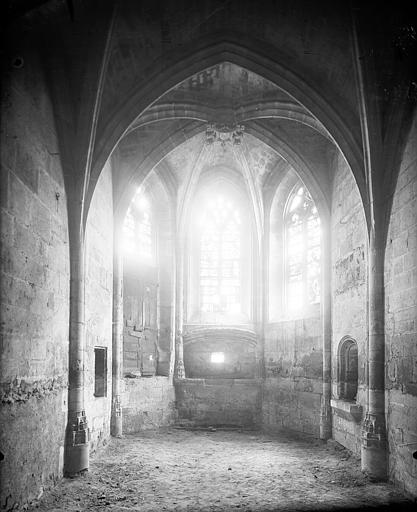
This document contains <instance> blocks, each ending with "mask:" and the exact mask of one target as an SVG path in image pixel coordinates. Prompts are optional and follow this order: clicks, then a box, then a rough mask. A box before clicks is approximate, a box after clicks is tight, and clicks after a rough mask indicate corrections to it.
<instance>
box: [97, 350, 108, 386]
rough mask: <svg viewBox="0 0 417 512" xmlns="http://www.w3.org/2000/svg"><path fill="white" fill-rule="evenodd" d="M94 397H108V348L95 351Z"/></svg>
mask: <svg viewBox="0 0 417 512" xmlns="http://www.w3.org/2000/svg"><path fill="white" fill-rule="evenodd" d="M94 396H107V348H95V349H94Z"/></svg>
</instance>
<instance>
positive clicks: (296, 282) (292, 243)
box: [284, 184, 321, 313]
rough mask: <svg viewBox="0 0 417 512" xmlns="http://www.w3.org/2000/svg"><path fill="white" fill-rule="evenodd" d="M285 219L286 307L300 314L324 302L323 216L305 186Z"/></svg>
mask: <svg viewBox="0 0 417 512" xmlns="http://www.w3.org/2000/svg"><path fill="white" fill-rule="evenodd" d="M284 222H285V276H286V279H285V284H286V306H287V308H286V309H287V311H288V312H289V313H296V312H297V311H300V310H302V309H305V308H306V307H308V306H309V305H311V304H316V303H318V302H320V252H321V251H320V217H319V215H318V212H317V208H316V205H315V204H314V201H313V199H312V198H311V195H310V193H309V192H308V190H307V189H306V187H305V186H304V185H301V184H299V185H297V186H296V187H295V189H294V192H293V193H292V195H291V196H290V198H289V201H288V204H287V208H286V211H285V218H284Z"/></svg>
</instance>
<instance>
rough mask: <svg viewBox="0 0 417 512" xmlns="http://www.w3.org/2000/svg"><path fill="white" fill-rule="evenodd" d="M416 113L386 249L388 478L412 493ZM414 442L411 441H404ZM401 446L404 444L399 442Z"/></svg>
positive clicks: (415, 485)
mask: <svg viewBox="0 0 417 512" xmlns="http://www.w3.org/2000/svg"><path fill="white" fill-rule="evenodd" d="M416 340H417V117H416V118H415V119H414V123H413V126H412V129H411V132H410V135H409V139H408V143H407V146H406V149H405V152H404V155H403V159H402V163H401V170H400V175H399V177H398V182H397V187H396V190H395V195H394V200H393V205H392V212H391V219H390V225H389V231H388V237H387V246H386V253H385V343H386V353H385V357H386V387H387V391H386V411H387V427H388V441H389V472H390V478H391V479H393V480H395V481H397V482H398V483H399V485H401V486H402V487H403V488H404V489H405V490H406V491H408V492H410V493H412V494H414V495H417V460H416V459H413V456H412V454H413V453H414V452H416V451H417V342H416ZM408 443H413V444H408ZM404 445H406V446H404Z"/></svg>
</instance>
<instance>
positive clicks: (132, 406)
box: [122, 377, 177, 433]
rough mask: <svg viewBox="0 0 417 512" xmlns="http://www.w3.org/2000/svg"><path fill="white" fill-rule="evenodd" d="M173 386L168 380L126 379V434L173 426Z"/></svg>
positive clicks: (124, 405) (123, 394)
mask: <svg viewBox="0 0 417 512" xmlns="http://www.w3.org/2000/svg"><path fill="white" fill-rule="evenodd" d="M175 405H176V404H175V391H174V386H173V384H172V382H171V381H170V379H169V378H168V377H139V378H136V379H134V378H126V379H124V390H123V393H122V408H123V432H124V433H132V432H139V431H141V430H147V429H153V428H158V427H165V426H168V425H172V424H173V423H174V422H175V421H176V418H177V412H176V408H175Z"/></svg>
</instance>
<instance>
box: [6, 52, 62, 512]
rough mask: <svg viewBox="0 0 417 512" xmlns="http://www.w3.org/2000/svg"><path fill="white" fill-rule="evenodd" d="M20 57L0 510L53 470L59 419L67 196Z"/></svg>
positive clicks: (11, 120) (36, 76) (34, 493)
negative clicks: (21, 67) (21, 65)
mask: <svg viewBox="0 0 417 512" xmlns="http://www.w3.org/2000/svg"><path fill="white" fill-rule="evenodd" d="M24 60H25V63H26V65H25V68H24V69H19V70H15V71H12V72H10V73H9V74H5V75H4V76H3V77H2V78H3V79H4V80H3V94H4V97H3V99H4V100H5V101H4V103H3V106H4V110H3V113H2V127H1V128H2V133H1V139H2V143H1V212H0V215H1V224H0V236H1V240H0V242H1V243H0V245H1V305H0V317H1V324H0V336H1V338H2V357H1V383H0V386H1V407H0V423H1V427H0V430H1V437H0V450H1V452H2V456H3V457H4V459H3V460H2V461H1V465H0V481H1V493H0V508H1V509H2V510H3V509H4V510H9V509H11V508H13V507H14V506H15V504H17V503H18V504H23V503H25V502H27V501H30V500H32V499H34V498H37V497H38V496H39V495H40V494H41V493H42V492H43V490H44V489H47V488H48V487H49V486H51V485H53V484H54V483H55V482H56V481H57V480H58V479H59V478H60V477H62V472H63V467H62V465H63V453H64V433H65V425H66V416H67V384H68V382H67V371H68V323H69V305H68V297H69V249H68V232H67V209H66V205H67V201H66V196H65V190H64V185H63V183H64V179H63V172H62V168H61V164H60V159H59V147H58V143H57V137H56V131H55V126H54V117H53V114H52V105H51V103H50V100H49V99H48V96H47V87H46V86H45V81H44V77H43V75H42V72H40V69H41V66H38V56H37V55H36V54H35V52H33V51H31V50H28V51H27V54H25V55H24ZM29 77H30V78H29Z"/></svg>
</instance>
